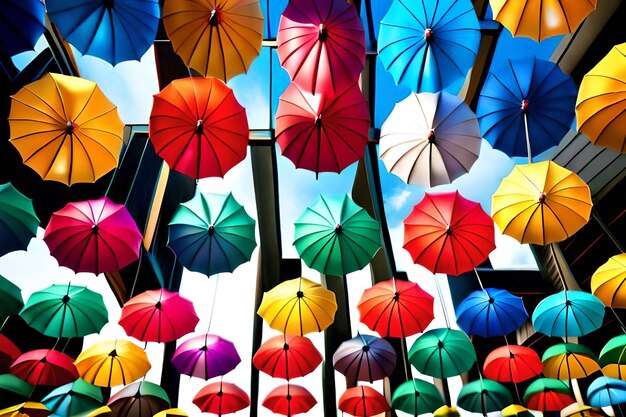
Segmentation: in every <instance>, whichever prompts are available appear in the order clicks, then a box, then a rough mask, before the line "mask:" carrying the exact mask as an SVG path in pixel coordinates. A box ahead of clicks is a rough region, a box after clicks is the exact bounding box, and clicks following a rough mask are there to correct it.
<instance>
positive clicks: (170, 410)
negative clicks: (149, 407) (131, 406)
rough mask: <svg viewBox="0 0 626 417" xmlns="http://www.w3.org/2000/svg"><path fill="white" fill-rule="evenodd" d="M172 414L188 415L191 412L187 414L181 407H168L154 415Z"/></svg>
mask: <svg viewBox="0 0 626 417" xmlns="http://www.w3.org/2000/svg"><path fill="white" fill-rule="evenodd" d="M170 416H176V417H178V416H180V417H188V416H189V414H187V413H186V412H185V411H183V410H181V409H180V408H168V409H167V410H163V411H159V412H158V413H156V414H155V415H154V416H153V417H170Z"/></svg>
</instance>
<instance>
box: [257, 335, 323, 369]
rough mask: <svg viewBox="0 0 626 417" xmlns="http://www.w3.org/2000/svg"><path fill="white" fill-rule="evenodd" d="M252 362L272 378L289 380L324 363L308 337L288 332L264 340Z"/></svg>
mask: <svg viewBox="0 0 626 417" xmlns="http://www.w3.org/2000/svg"><path fill="white" fill-rule="evenodd" d="M252 363H253V364H254V366H255V367H256V368H257V369H258V370H259V371H261V372H265V373H266V374H268V375H269V376H271V377H272V378H283V379H287V380H289V379H291V378H297V377H300V376H305V375H308V374H310V373H311V372H313V371H314V370H315V368H317V367H318V366H319V364H320V363H322V355H321V354H320V352H319V351H318V350H317V349H316V348H315V345H313V342H311V341H310V340H309V339H307V338H306V337H303V336H296V335H291V334H286V335H278V336H274V337H271V338H269V339H268V340H266V341H265V342H263V344H262V345H261V346H260V347H259V349H258V350H257V351H256V353H255V354H254V357H253V358H252Z"/></svg>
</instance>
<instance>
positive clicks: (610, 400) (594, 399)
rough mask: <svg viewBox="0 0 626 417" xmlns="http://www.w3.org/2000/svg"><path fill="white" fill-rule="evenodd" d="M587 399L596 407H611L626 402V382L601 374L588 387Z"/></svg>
mask: <svg viewBox="0 0 626 417" xmlns="http://www.w3.org/2000/svg"><path fill="white" fill-rule="evenodd" d="M587 401H589V405H592V406H594V407H600V408H602V407H609V406H613V405H617V404H623V403H626V382H624V381H622V380H621V379H615V378H610V377H608V376H601V377H598V378H596V379H595V380H594V381H593V382H592V383H591V385H589V388H587Z"/></svg>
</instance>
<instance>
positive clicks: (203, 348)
mask: <svg viewBox="0 0 626 417" xmlns="http://www.w3.org/2000/svg"><path fill="white" fill-rule="evenodd" d="M207 349H208V348H207V347H206V345H204V346H202V347H201V348H200V350H201V351H203V352H206V351H207Z"/></svg>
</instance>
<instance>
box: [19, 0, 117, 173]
mask: <svg viewBox="0 0 626 417" xmlns="http://www.w3.org/2000/svg"><path fill="white" fill-rule="evenodd" d="M59 3H60V2H59ZM48 7H49V6H48ZM9 126H10V130H11V137H10V139H9V140H10V142H11V144H12V145H13V146H15V147H16V148H17V150H18V152H19V153H20V155H21V156H22V160H23V161H24V163H25V164H26V165H28V166H29V167H30V168H32V169H33V170H35V172H37V174H39V175H40V176H41V178H43V179H44V180H53V181H59V182H62V183H64V184H66V185H72V184H76V183H80V182H95V181H96V180H97V179H98V178H100V177H102V176H103V175H105V174H106V173H108V172H109V171H111V170H112V169H113V168H115V167H116V166H117V162H118V157H119V153H120V150H121V149H122V144H123V142H122V133H123V129H124V124H123V123H122V121H121V120H120V118H119V116H118V114H117V110H116V107H115V105H113V104H112V103H111V102H110V101H109V100H108V99H107V98H106V97H105V96H104V94H103V93H102V91H100V89H99V88H98V86H97V85H96V83H94V82H93V81H89V80H84V79H82V78H78V77H70V76H68V75H61V74H46V75H44V76H43V77H42V78H41V79H40V80H38V81H35V82H32V83H30V84H28V85H26V86H25V87H23V88H22V89H21V90H20V91H18V93H17V94H15V95H14V96H12V97H11V113H10V115H9Z"/></svg>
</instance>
